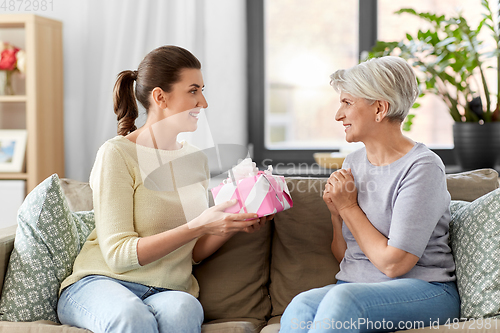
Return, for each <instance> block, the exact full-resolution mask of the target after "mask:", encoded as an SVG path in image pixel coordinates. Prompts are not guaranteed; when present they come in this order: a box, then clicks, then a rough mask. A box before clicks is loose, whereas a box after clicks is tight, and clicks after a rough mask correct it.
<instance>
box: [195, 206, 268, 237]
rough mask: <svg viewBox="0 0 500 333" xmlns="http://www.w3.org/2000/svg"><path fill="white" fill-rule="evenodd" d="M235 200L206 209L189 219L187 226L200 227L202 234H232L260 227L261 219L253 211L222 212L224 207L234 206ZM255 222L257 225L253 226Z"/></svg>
mask: <svg viewBox="0 0 500 333" xmlns="http://www.w3.org/2000/svg"><path fill="white" fill-rule="evenodd" d="M237 202H238V201H237V200H235V199H234V200H229V201H226V202H223V203H221V204H218V205H215V206H213V207H210V208H208V209H206V210H205V211H204V212H203V213H201V215H200V216H198V217H197V218H195V219H194V220H192V221H190V222H189V223H188V227H189V228H201V230H202V233H203V234H209V235H218V236H226V235H232V234H235V233H237V232H239V231H247V232H250V230H254V229H255V228H258V229H260V222H261V219H259V218H258V216H257V214H255V213H241V214H231V213H226V212H224V210H225V209H227V208H230V207H232V206H234V205H235V204H236V203H237ZM256 224H258V225H259V226H256V227H253V226H254V225H256ZM249 228H252V229H249ZM258 229H256V230H258ZM254 231H255V230H254ZM252 232H253V231H252Z"/></svg>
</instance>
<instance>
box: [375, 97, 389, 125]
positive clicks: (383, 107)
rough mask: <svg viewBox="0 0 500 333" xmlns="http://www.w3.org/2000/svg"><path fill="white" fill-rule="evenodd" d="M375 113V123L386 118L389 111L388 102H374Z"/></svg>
mask: <svg viewBox="0 0 500 333" xmlns="http://www.w3.org/2000/svg"><path fill="white" fill-rule="evenodd" d="M375 106H376V111H375V120H376V121H377V122H379V121H382V119H384V118H385V117H386V116H387V112H388V111H389V102H387V101H375Z"/></svg>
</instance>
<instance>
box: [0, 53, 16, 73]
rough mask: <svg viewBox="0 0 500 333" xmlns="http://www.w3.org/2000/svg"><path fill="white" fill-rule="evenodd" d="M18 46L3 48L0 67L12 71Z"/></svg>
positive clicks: (14, 66)
mask: <svg viewBox="0 0 500 333" xmlns="http://www.w3.org/2000/svg"><path fill="white" fill-rule="evenodd" d="M17 51H19V49H18V48H13V49H10V48H8V49H5V50H3V51H2V54H1V55H0V69H4V70H9V71H12V70H14V69H15V68H16V61H17V59H16V53H17Z"/></svg>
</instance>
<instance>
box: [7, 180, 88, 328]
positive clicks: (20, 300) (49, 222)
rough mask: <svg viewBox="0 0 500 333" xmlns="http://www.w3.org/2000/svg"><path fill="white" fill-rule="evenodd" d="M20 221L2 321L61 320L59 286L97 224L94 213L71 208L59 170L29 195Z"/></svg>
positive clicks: (9, 271)
mask: <svg viewBox="0 0 500 333" xmlns="http://www.w3.org/2000/svg"><path fill="white" fill-rule="evenodd" d="M17 220H18V221H17V222H18V227H17V230H16V238H15V241H14V249H13V250H12V254H11V256H10V261H9V266H8V269H7V274H6V277H5V282H4V287H3V291H2V298H1V299H0V320H2V321H36V320H51V321H54V322H59V320H58V318H57V299H58V293H59V286H60V284H61V282H62V281H63V280H64V279H65V278H66V277H67V276H68V275H69V274H70V273H71V271H72V268H73V262H74V260H75V258H76V256H77V255H78V253H79V251H80V249H81V247H82V246H83V243H84V242H85V240H86V239H87V236H88V235H89V234H90V232H91V230H92V229H93V228H94V213H93V212H92V211H89V212H76V213H73V212H71V211H70V209H69V207H68V204H67V202H66V198H65V197H64V195H63V193H62V190H61V186H60V184H59V177H58V176H57V174H53V175H52V176H50V177H49V178H47V179H45V180H44V181H43V182H42V183H40V184H39V185H38V186H37V187H36V188H35V189H33V191H31V192H30V193H29V194H28V196H27V197H26V199H25V200H24V202H23V204H22V205H21V207H20V208H19V211H18V217H17Z"/></svg>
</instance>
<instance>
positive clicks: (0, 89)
mask: <svg viewBox="0 0 500 333" xmlns="http://www.w3.org/2000/svg"><path fill="white" fill-rule="evenodd" d="M0 71H1V72H2V73H3V84H2V85H0V94H1V95H14V88H13V86H12V76H13V75H14V73H16V72H20V73H22V74H24V73H25V71H26V53H25V52H24V51H23V50H21V49H20V48H18V47H15V46H13V45H12V44H10V43H5V42H2V41H0Z"/></svg>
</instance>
